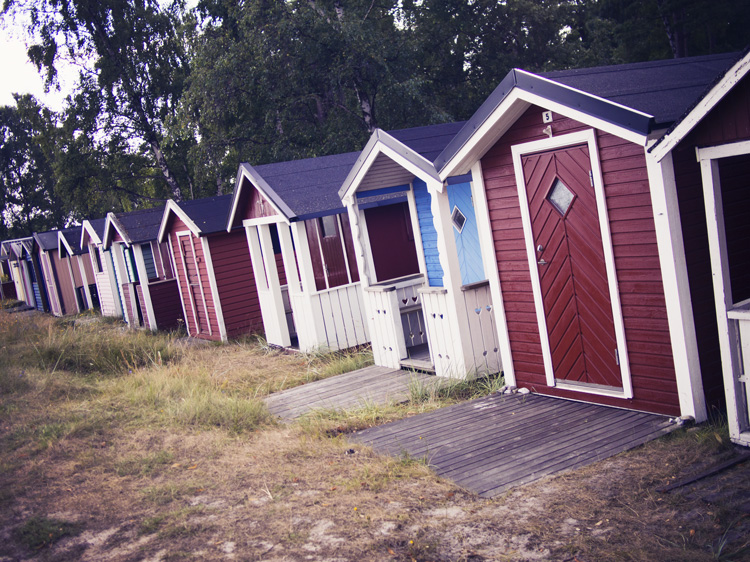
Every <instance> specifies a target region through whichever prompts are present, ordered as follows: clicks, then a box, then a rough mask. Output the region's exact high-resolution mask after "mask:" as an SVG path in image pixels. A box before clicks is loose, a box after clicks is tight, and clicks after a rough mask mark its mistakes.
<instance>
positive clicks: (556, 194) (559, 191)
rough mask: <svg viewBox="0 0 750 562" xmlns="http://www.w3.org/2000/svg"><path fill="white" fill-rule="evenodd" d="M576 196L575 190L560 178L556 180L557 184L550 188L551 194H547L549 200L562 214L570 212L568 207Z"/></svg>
mask: <svg viewBox="0 0 750 562" xmlns="http://www.w3.org/2000/svg"><path fill="white" fill-rule="evenodd" d="M574 198H575V195H574V194H573V192H572V191H570V190H569V189H568V188H567V187H565V184H564V183H563V182H561V181H560V180H559V179H556V180H555V184H554V185H553V186H552V189H550V191H549V195H547V199H548V200H549V202H550V203H552V204H553V205H554V206H555V209H557V210H558V211H560V214H561V215H564V214H565V213H567V212H568V208H569V207H570V204H571V203H572V202H573V199H574Z"/></svg>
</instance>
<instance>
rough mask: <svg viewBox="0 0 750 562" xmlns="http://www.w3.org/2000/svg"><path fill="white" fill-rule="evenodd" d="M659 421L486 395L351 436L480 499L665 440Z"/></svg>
mask: <svg viewBox="0 0 750 562" xmlns="http://www.w3.org/2000/svg"><path fill="white" fill-rule="evenodd" d="M674 427H676V426H674V425H672V424H670V422H669V419H668V418H666V417H664V416H659V415H655V414H647V413H642V412H635V411H631V410H622V409H618V408H611V407H607V406H599V405H595V404H587V403H583V402H574V401H571V400H565V399H561V398H552V397H549V396H541V395H537V394H526V395H521V394H512V395H502V394H492V395H490V396H487V397H485V398H480V399H478V400H473V401H471V402H465V403H462V404H456V405H455V406H449V407H447V408H441V409H440V410H436V411H434V412H430V413H428V414H422V415H418V416H414V417H411V418H406V419H403V420H400V421H397V422H393V423H389V424H385V425H381V426H378V427H373V428H370V429H365V430H362V431H359V432H357V433H355V434H353V435H352V436H351V439H352V440H353V441H356V442H358V443H362V444H364V445H369V446H371V447H373V448H374V449H375V450H376V451H378V452H380V453H384V454H389V455H394V456H399V455H404V454H408V455H409V456H411V457H413V458H426V459H427V461H428V462H429V464H430V466H431V467H432V468H433V469H434V470H435V472H436V473H437V474H439V475H440V476H444V477H446V478H450V479H451V480H453V481H454V482H456V483H457V484H458V485H460V486H462V487H464V488H466V489H468V490H471V491H472V492H475V493H477V494H479V495H480V496H484V497H495V496H498V495H500V494H502V493H503V492H504V491H506V490H508V489H509V488H512V487H515V486H520V485H523V484H528V483H530V482H534V481H536V480H539V479H541V478H543V477H545V476H550V475H554V474H558V473H561V472H564V471H567V470H571V469H574V468H580V467H582V466H585V465H588V464H592V463H594V462H596V461H599V460H602V459H605V458H608V457H611V456H614V455H616V454H617V453H620V452H622V451H626V450H628V449H632V448H634V447H637V446H639V445H642V444H643V443H646V442H647V441H650V440H652V439H656V438H657V437H660V436H661V435H664V434H666V433H669V432H670V431H671V430H672V429H673V428H674Z"/></svg>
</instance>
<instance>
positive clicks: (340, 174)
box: [225, 152, 359, 229]
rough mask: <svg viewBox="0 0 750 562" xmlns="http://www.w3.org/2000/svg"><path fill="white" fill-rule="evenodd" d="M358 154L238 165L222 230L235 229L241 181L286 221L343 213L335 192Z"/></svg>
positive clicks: (348, 153)
mask: <svg viewBox="0 0 750 562" xmlns="http://www.w3.org/2000/svg"><path fill="white" fill-rule="evenodd" d="M358 155H359V152H347V153H344V154H334V155H332V156H319V157H317V158H305V159H303V160H292V161H289V162H279V163H276V164H263V165H260V166H251V165H250V164H246V163H243V164H240V168H239V171H238V173H237V183H236V184H235V189H234V199H233V202H232V207H231V212H230V214H229V217H228V221H227V223H226V224H225V227H226V226H227V224H228V226H229V229H231V228H233V227H234V226H237V224H236V214H237V207H238V204H239V201H240V198H241V196H242V189H243V187H242V186H243V184H244V180H245V179H247V180H249V181H250V183H251V184H252V185H254V186H255V188H256V189H258V190H259V191H260V192H261V193H262V194H263V196H264V197H266V199H268V200H269V201H270V202H271V204H272V205H273V206H274V207H275V208H276V210H277V211H279V213H280V214H281V216H282V217H284V218H285V219H286V220H287V221H289V222H292V221H298V220H306V219H310V218H315V217H321V216H325V215H333V214H337V213H342V212H344V207H343V205H342V203H341V199H340V198H339V196H338V190H339V187H341V184H342V182H343V181H344V179H345V178H346V175H347V174H348V173H349V170H350V169H351V167H352V165H353V164H354V162H355V161H356V160H357V156H358Z"/></svg>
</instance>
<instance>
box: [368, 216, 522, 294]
mask: <svg viewBox="0 0 750 562" xmlns="http://www.w3.org/2000/svg"><path fill="white" fill-rule="evenodd" d="M519 219H520V215H519ZM365 220H366V221H367V232H368V235H369V239H370V249H371V251H372V259H373V261H374V262H375V275H376V277H377V280H378V281H387V280H388V279H397V278H398V277H404V276H406V275H412V274H414V273H419V261H418V260H417V248H416V245H415V243H414V232H413V231H412V228H411V219H410V217H409V206H408V204H407V203H396V204H395V205H385V206H383V207H373V208H372V209H365Z"/></svg>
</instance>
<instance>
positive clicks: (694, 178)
mask: <svg viewBox="0 0 750 562" xmlns="http://www.w3.org/2000/svg"><path fill="white" fill-rule="evenodd" d="M747 139H750V81H748V77H745V78H744V79H743V82H741V83H740V84H738V85H737V86H736V87H735V88H734V90H732V92H730V93H729V94H727V96H726V97H725V98H724V99H723V100H722V101H721V102H719V104H718V105H717V106H716V107H715V108H714V109H713V110H712V111H711V112H709V113H708V115H706V116H705V117H704V118H703V120H702V121H701V123H699V124H698V125H697V126H696V128H695V129H694V130H693V131H692V132H691V133H690V134H689V135H688V136H687V137H686V138H685V139H683V141H682V142H681V143H680V144H679V145H678V146H677V147H676V148H675V149H674V150H673V151H672V160H673V165H674V172H675V181H676V184H677V198H678V201H679V205H680V221H681V223H682V238H683V241H684V244H685V258H686V263H687V270H688V279H689V281H690V297H691V299H690V300H691V302H692V305H693V319H694V321H695V332H696V338H697V340H698V355H699V358H700V365H701V373H702V379H703V389H704V392H705V394H706V400H707V402H708V405H709V407H713V408H723V404H724V386H723V383H722V378H721V372H722V370H721V353H720V350H719V337H718V327H717V325H716V306H715V303H714V292H713V277H712V274H711V257H710V254H709V249H708V234H707V231H706V211H705V205H704V202H703V186H702V181H701V171H700V166H699V164H698V162H697V160H696V158H695V147H696V146H712V145H720V144H724V143H728V142H736V141H741V140H747ZM737 164H739V165H740V166H743V164H742V159H738V160H735V159H727V160H726V161H720V163H719V173H720V177H721V180H722V190H724V189H727V190H728V191H729V192H732V191H735V192H734V193H728V194H727V195H725V197H728V200H729V203H728V201H727V200H725V201H724V205H725V209H726V208H727V206H729V207H731V208H732V209H733V210H734V211H738V213H737V214H735V213H734V212H730V213H729V216H728V217H727V221H728V223H727V224H726V225H725V226H726V228H727V240H728V242H729V241H730V240H731V244H732V245H733V246H734V245H735V244H739V245H740V248H738V250H732V251H731V252H730V255H735V256H738V257H735V258H734V259H733V260H732V261H734V262H735V265H736V264H738V263H743V262H744V263H745V264H750V260H748V258H747V256H746V257H745V258H744V259H743V260H740V259H739V256H741V254H742V251H743V246H744V248H745V249H746V248H747V245H746V244H747V241H748V240H747V237H748V232H747V216H748V214H747V205H748V202H747V201H744V200H743V197H742V196H743V195H744V194H747V185H748V184H749V183H750V182H748V181H747V180H746V181H745V182H744V186H745V187H744V189H742V174H743V171H742V170H743V168H740V170H739V171H740V174H739V175H738V176H737V177H738V180H739V184H738V185H736V186H734V188H733V187H732V184H733V180H732V179H731V177H728V176H731V175H733V174H736V170H737ZM747 166H748V163H747V162H746V161H745V163H744V170H745V172H744V174H745V177H746V175H747V172H746V170H748V169H749V168H748V167H747ZM732 168H734V169H735V172H732ZM725 181H726V182H727V185H724V182H725ZM737 187H739V191H736V188H737ZM743 212H744V217H743ZM738 219H739V220H738ZM743 231H744V232H743ZM732 275H733V276H734V275H738V277H739V276H743V277H745V281H743V282H738V283H734V281H733V287H732V289H733V291H735V290H736V288H740V289H743V288H744V289H748V288H750V284H748V283H747V277H746V276H747V272H744V273H743V272H738V271H737V270H735V271H733V272H732ZM740 296H741V294H740V293H738V294H737V295H735V300H739V298H738V297H740ZM747 297H750V295H745V296H742V298H747Z"/></svg>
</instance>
